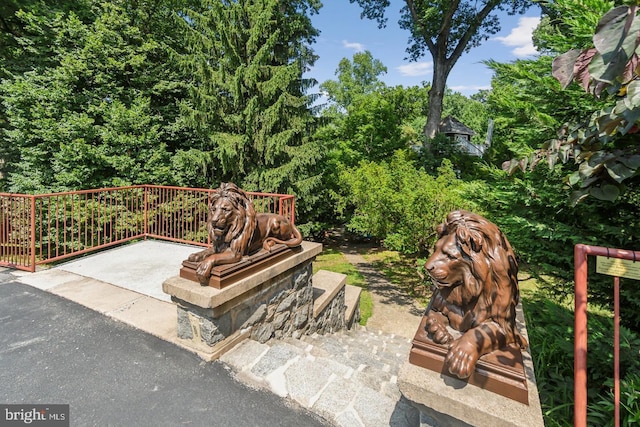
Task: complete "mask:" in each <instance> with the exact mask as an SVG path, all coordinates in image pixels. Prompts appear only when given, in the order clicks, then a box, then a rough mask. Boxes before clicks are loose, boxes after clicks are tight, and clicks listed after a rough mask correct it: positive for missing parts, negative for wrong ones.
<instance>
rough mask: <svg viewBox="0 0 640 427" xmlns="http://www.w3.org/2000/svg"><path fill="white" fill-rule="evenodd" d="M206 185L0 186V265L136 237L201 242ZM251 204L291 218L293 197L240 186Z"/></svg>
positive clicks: (31, 263) (30, 267) (27, 263)
mask: <svg viewBox="0 0 640 427" xmlns="http://www.w3.org/2000/svg"><path fill="white" fill-rule="evenodd" d="M214 191H215V189H214V190H211V189H202V188H181V187H167V186H156V185H137V186H129V187H117V188H102V189H99V190H84V191H72V192H64V193H53V194H38V195H25V194H7V193H0V266H4V267H13V268H17V269H21V270H27V271H35V268H36V265H38V264H44V263H47V262H53V261H58V260H61V259H65V258H69V257H71V256H75V255H80V254H83V253H86V252H89V251H93V250H96V249H101V248H106V247H109V246H113V245H117V244H120V243H123V242H126V241H128V240H132V239H138V238H147V237H152V238H157V239H163V240H170V241H174V242H182V243H190V244H195V245H201V246H206V245H207V244H208V243H209V242H208V235H207V230H206V222H207V202H208V198H209V194H210V193H211V192H214ZM247 195H248V196H249V197H250V198H251V199H252V201H253V203H254V205H255V207H256V211H258V212H269V213H278V214H280V215H283V216H285V217H287V218H289V219H290V220H291V221H294V220H295V217H294V213H295V201H294V200H295V198H294V196H292V195H286V194H270V193H255V192H247Z"/></svg>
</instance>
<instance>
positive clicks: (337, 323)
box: [309, 287, 346, 335]
mask: <svg viewBox="0 0 640 427" xmlns="http://www.w3.org/2000/svg"><path fill="white" fill-rule="evenodd" d="M345 308H346V307H345V304H344V287H343V288H342V289H341V290H340V291H339V292H338V293H337V294H336V296H335V297H334V298H333V300H332V301H331V303H329V305H328V306H326V307H325V309H324V310H322V311H321V312H320V314H319V315H318V316H317V317H316V318H315V319H314V322H313V325H312V326H311V328H310V331H309V333H313V332H317V333H319V334H321V335H322V334H331V333H334V332H337V331H340V330H342V329H344V328H345V322H344V311H345Z"/></svg>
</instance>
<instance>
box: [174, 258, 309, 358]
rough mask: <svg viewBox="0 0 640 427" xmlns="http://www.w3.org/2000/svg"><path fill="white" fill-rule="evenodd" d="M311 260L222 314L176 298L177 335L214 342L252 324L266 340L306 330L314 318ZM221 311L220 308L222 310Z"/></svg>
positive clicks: (256, 336) (268, 282)
mask: <svg viewBox="0 0 640 427" xmlns="http://www.w3.org/2000/svg"><path fill="white" fill-rule="evenodd" d="M311 276H312V262H311V260H309V261H306V262H303V263H301V264H299V265H297V266H295V267H294V268H292V269H290V270H288V271H285V272H283V273H281V274H279V275H277V276H275V277H273V278H271V279H268V280H266V281H265V282H263V283H262V284H261V285H260V286H257V287H255V288H253V289H252V290H251V291H250V292H247V293H245V294H243V295H242V296H241V298H238V299H237V300H232V301H229V306H228V307H226V310H225V309H223V310H221V311H224V313H223V314H221V315H218V316H215V317H214V310H211V309H207V308H202V307H198V306H196V305H193V304H190V303H187V302H186V301H183V300H175V302H176V303H177V307H178V337H179V338H181V339H185V340H192V341H194V342H195V343H198V342H201V343H203V344H205V345H208V346H212V345H214V344H216V343H218V342H220V341H222V340H223V339H225V338H226V337H228V336H230V335H231V334H232V333H233V332H235V331H237V330H241V329H246V328H248V327H252V332H251V337H252V338H253V339H255V340H257V341H260V342H265V341H267V340H268V339H270V338H272V337H277V338H282V337H288V336H292V335H294V333H295V334H296V335H298V336H299V335H300V334H304V333H306V332H307V331H308V330H309V328H311V327H312V326H313V324H314V322H313V287H312V283H311ZM219 311H220V310H219Z"/></svg>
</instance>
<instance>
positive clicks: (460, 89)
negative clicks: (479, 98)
mask: <svg viewBox="0 0 640 427" xmlns="http://www.w3.org/2000/svg"><path fill="white" fill-rule="evenodd" d="M447 87H448V88H449V89H451V90H452V91H454V92H460V93H462V94H466V93H476V92H477V91H479V90H489V89H491V85H471V86H467V85H459V86H447Z"/></svg>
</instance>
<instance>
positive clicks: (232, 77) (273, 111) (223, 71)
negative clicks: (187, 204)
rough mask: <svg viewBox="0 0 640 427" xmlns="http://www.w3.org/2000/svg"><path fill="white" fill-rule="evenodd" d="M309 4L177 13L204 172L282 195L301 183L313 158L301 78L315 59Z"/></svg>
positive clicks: (264, 2)
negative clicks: (182, 31)
mask: <svg viewBox="0 0 640 427" xmlns="http://www.w3.org/2000/svg"><path fill="white" fill-rule="evenodd" d="M318 7H319V4H318V2H317V1H315V0H299V1H293V2H288V3H287V5H286V6H282V2H280V1H276V0H252V1H246V2H218V1H205V2H203V3H202V4H201V5H199V7H198V8H191V9H188V10H186V11H185V14H186V16H187V17H188V19H184V20H183V22H182V26H184V27H185V28H186V31H187V34H188V35H187V40H186V42H187V46H186V52H185V53H184V54H183V55H180V56H179V57H178V59H179V61H180V64H181V66H182V68H183V69H184V70H185V71H186V72H188V73H189V74H190V75H192V78H193V81H192V85H191V87H190V99H189V101H188V102H185V103H183V105H182V106H183V111H184V112H185V114H186V117H187V120H188V122H189V123H190V125H191V126H193V128H194V129H196V130H197V131H198V132H199V133H200V134H201V135H202V137H203V138H204V139H205V140H206V144H205V146H203V147H202V150H203V151H206V152H208V153H210V156H209V157H210V159H211V160H212V162H211V164H210V165H209V168H212V169H214V171H215V172H214V174H215V175H216V176H217V177H219V179H221V180H224V181H233V182H236V183H238V184H239V185H242V186H243V187H244V188H246V189H249V190H258V189H259V190H260V191H287V190H291V189H292V188H295V184H296V181H298V180H302V179H305V178H308V175H307V166H312V165H313V164H314V163H315V162H316V160H317V159H318V158H319V156H320V154H321V153H319V149H318V147H317V146H315V145H313V144H312V143H310V141H309V140H308V129H309V128H311V127H312V125H313V118H312V116H311V114H310V112H309V110H308V108H307V107H308V104H309V101H310V100H309V98H308V97H306V96H305V95H304V92H305V90H306V89H307V88H308V86H309V85H310V84H312V83H313V82H309V81H305V80H303V79H302V73H303V72H304V71H305V70H307V69H308V68H309V66H311V65H312V64H313V62H314V60H315V57H314V55H313V52H312V51H311V49H310V48H309V44H310V43H311V42H312V41H313V40H314V37H315V36H316V35H317V31H316V30H315V29H314V28H313V27H312V26H311V21H310V18H309V16H307V14H306V12H308V13H314V12H316V11H317V9H318ZM301 147H304V148H301Z"/></svg>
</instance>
